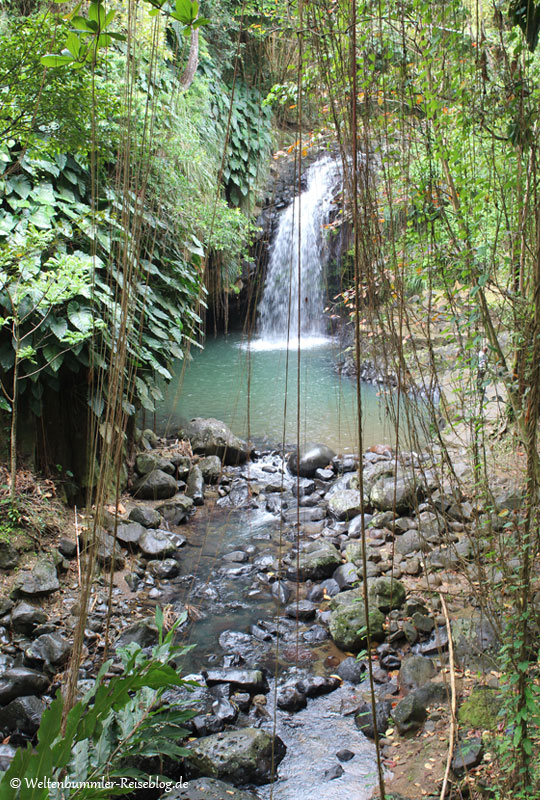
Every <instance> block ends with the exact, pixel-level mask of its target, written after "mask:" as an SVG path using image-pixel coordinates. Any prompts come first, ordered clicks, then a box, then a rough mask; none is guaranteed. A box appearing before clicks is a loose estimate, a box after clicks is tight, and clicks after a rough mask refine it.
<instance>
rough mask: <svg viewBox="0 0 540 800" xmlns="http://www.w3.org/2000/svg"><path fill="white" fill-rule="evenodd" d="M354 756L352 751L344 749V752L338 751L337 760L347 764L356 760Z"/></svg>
mask: <svg viewBox="0 0 540 800" xmlns="http://www.w3.org/2000/svg"><path fill="white" fill-rule="evenodd" d="M354 755H355V754H354V753H353V752H352V751H351V750H346V749H343V750H338V752H337V753H336V758H337V760H338V761H343V762H346V761H350V760H351V758H354Z"/></svg>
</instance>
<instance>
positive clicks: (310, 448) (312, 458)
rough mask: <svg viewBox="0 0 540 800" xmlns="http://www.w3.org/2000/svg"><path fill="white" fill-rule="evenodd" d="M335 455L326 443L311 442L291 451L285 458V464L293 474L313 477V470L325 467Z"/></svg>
mask: <svg viewBox="0 0 540 800" xmlns="http://www.w3.org/2000/svg"><path fill="white" fill-rule="evenodd" d="M335 455H336V454H335V453H334V451H333V450H331V449H330V448H329V447H327V446H326V445H324V444H315V443H313V442H311V443H309V444H306V445H303V446H301V447H300V448H299V449H298V451H296V452H293V453H291V455H290V456H289V458H288V460H287V466H288V468H289V470H290V471H291V472H292V474H293V475H300V476H301V477H302V478H313V476H314V475H315V472H316V471H317V470H318V469H322V468H324V467H326V466H327V464H329V463H330V462H331V461H332V459H333V458H334V457H335Z"/></svg>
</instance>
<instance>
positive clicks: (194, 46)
mask: <svg viewBox="0 0 540 800" xmlns="http://www.w3.org/2000/svg"><path fill="white" fill-rule="evenodd" d="M198 63H199V29H198V28H192V29H191V42H190V45H189V56H188V61H187V64H186V68H185V70H184V72H183V74H182V77H181V78H180V85H181V87H182V89H184V90H186V89H189V87H190V86H191V84H192V83H193V78H194V77H195V73H196V71H197V65H198Z"/></svg>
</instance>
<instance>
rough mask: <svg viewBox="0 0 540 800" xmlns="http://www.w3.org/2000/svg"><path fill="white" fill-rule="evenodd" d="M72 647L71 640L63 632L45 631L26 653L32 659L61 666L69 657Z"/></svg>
mask: <svg viewBox="0 0 540 800" xmlns="http://www.w3.org/2000/svg"><path fill="white" fill-rule="evenodd" d="M71 648H72V645H71V642H69V641H68V640H67V639H65V638H64V637H63V636H62V634H61V633H58V632H56V633H45V634H43V636H39V637H38V638H37V639H36V640H35V641H33V642H32V644H31V645H30V647H29V648H28V650H27V651H26V655H27V657H28V658H30V659H32V660H35V661H40V662H42V663H43V662H44V663H46V664H51V665H52V666H53V667H60V666H63V665H64V664H65V663H66V662H67V660H68V659H69V656H70V653H71Z"/></svg>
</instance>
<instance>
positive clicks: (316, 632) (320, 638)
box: [302, 625, 330, 644]
mask: <svg viewBox="0 0 540 800" xmlns="http://www.w3.org/2000/svg"><path fill="white" fill-rule="evenodd" d="M328 638H330V635H329V633H328V631H327V630H326V628H323V626H322V625H312V626H311V628H309V629H308V630H307V631H304V632H303V634H302V639H303V640H304V641H305V642H308V643H309V644H318V643H319V642H325V641H326V640H327V639H328Z"/></svg>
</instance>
